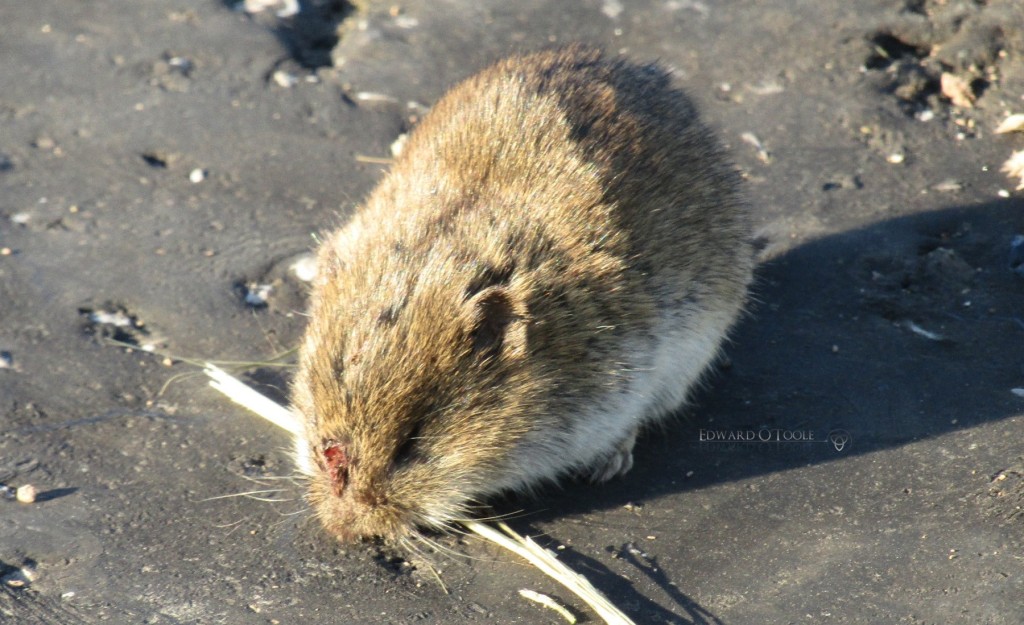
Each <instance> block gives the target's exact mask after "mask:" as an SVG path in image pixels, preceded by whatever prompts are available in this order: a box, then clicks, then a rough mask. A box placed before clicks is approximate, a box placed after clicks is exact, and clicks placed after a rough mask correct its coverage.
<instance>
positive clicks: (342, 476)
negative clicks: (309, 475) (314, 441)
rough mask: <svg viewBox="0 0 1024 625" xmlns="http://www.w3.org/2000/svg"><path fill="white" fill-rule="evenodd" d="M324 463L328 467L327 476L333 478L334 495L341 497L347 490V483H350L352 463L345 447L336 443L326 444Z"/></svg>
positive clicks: (329, 442)
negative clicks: (349, 470)
mask: <svg viewBox="0 0 1024 625" xmlns="http://www.w3.org/2000/svg"><path fill="white" fill-rule="evenodd" d="M323 454H324V463H325V464H326V465H327V474H328V475H330V476H331V482H332V483H333V485H334V494H335V495H337V496H339V497H340V496H341V493H342V492H343V491H344V490H345V482H347V481H348V467H349V464H350V463H351V462H350V460H349V457H348V452H347V451H346V450H345V446H344V445H343V444H341V443H338V442H335V441H328V442H326V443H324V451H323Z"/></svg>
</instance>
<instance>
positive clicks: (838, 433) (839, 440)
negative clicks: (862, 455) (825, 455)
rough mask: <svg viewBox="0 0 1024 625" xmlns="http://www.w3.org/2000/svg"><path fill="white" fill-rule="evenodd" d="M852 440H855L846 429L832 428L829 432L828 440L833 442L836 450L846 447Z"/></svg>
mask: <svg viewBox="0 0 1024 625" xmlns="http://www.w3.org/2000/svg"><path fill="white" fill-rule="evenodd" d="M851 440H853V437H852V436H850V433H849V432H847V431H846V430H832V431H831V432H829V433H828V442H830V443H832V446H833V447H835V448H836V451H842V450H843V448H844V447H846V446H847V445H849V444H850V441H851Z"/></svg>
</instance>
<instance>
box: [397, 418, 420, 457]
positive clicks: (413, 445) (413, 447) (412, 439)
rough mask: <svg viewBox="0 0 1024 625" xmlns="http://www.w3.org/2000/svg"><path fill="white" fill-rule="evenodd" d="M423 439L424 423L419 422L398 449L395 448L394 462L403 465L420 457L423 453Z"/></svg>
mask: <svg viewBox="0 0 1024 625" xmlns="http://www.w3.org/2000/svg"><path fill="white" fill-rule="evenodd" d="M422 439H423V424H422V423H417V424H416V425H414V426H413V428H412V430H411V431H410V432H409V434H408V435H407V436H406V438H405V442H403V443H402V444H401V445H400V446H399V447H398V449H397V450H395V459H394V464H396V465H402V464H408V463H409V462H411V461H413V460H415V459H416V458H418V457H419V456H420V454H421V452H420V449H421V443H420V441H421V440H422Z"/></svg>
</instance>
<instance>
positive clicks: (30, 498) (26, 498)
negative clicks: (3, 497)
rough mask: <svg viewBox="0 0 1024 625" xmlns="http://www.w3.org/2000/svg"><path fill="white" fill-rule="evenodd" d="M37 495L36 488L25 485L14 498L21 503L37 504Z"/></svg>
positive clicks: (19, 488)
mask: <svg viewBox="0 0 1024 625" xmlns="http://www.w3.org/2000/svg"><path fill="white" fill-rule="evenodd" d="M37 494H38V493H37V492H36V487H35V486H32V485H31V484H23V485H22V486H19V487H18V490H17V491H16V492H15V495H14V497H15V499H17V500H18V501H19V502H21V503H35V501H36V495H37Z"/></svg>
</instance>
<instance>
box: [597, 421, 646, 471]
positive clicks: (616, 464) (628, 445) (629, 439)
mask: <svg viewBox="0 0 1024 625" xmlns="http://www.w3.org/2000/svg"><path fill="white" fill-rule="evenodd" d="M639 431H640V428H633V429H632V430H630V432H629V434H627V435H626V436H625V437H624V438H623V439H622V440H621V441H619V444H618V445H616V446H615V451H613V452H612V454H611V455H610V456H608V457H607V458H606V459H605V460H604V463H602V464H598V465H596V466H595V467H594V470H593V472H592V473H591V474H590V480H591V481H592V482H598V483H600V482H607V481H608V480H610V479H612V478H613V477H618V476H620V475H625V474H627V473H629V470H630V469H632V468H633V446H634V445H636V435H637V433H638V432H639Z"/></svg>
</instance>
